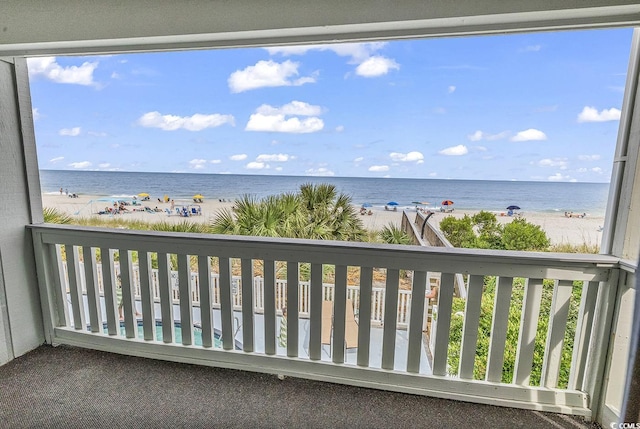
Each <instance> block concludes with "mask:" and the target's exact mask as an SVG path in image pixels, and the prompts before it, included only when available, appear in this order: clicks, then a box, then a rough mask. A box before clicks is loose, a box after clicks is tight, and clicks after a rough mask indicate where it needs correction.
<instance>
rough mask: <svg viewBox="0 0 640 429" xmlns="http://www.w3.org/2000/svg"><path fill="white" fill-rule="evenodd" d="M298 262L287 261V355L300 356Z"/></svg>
mask: <svg viewBox="0 0 640 429" xmlns="http://www.w3.org/2000/svg"><path fill="white" fill-rule="evenodd" d="M299 279H300V276H299V266H298V263H297V262H287V305H286V306H287V356H289V357H297V356H298V281H299Z"/></svg>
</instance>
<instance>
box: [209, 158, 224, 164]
mask: <svg viewBox="0 0 640 429" xmlns="http://www.w3.org/2000/svg"><path fill="white" fill-rule="evenodd" d="M209 162H210V163H211V164H220V163H222V160H221V159H212V160H211V161H209Z"/></svg>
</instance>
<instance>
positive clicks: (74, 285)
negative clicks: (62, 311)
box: [64, 244, 87, 330]
mask: <svg viewBox="0 0 640 429" xmlns="http://www.w3.org/2000/svg"><path fill="white" fill-rule="evenodd" d="M64 247H65V250H66V254H67V273H68V277H69V294H70V296H71V309H72V311H73V327H74V328H76V329H78V330H80V329H87V326H86V323H85V317H84V299H83V297H82V290H81V287H80V281H79V279H78V275H79V274H80V273H79V269H78V268H79V267H78V248H77V247H76V246H74V245H72V244H65V246H64Z"/></svg>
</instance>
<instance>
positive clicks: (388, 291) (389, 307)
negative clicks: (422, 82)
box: [382, 269, 400, 369]
mask: <svg viewBox="0 0 640 429" xmlns="http://www.w3.org/2000/svg"><path fill="white" fill-rule="evenodd" d="M399 284H400V270H397V269H387V283H386V287H385V298H384V300H385V303H384V305H385V312H384V327H383V333H382V368H383V369H393V367H394V362H395V354H396V334H397V330H398V326H397V324H398V286H399Z"/></svg>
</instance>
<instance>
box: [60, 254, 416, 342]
mask: <svg viewBox="0 0 640 429" xmlns="http://www.w3.org/2000/svg"><path fill="white" fill-rule="evenodd" d="M60 265H61V267H62V271H63V272H64V281H65V283H66V290H67V292H69V284H68V271H67V263H66V262H65V261H60ZM78 266H79V268H80V271H84V262H78ZM114 268H115V273H116V276H120V264H119V263H115V264H114ZM96 270H97V277H96V278H97V283H98V292H99V294H100V296H104V284H103V280H102V279H103V274H102V264H101V263H96ZM131 273H132V279H131V280H132V287H133V292H134V298H135V299H136V300H141V299H142V293H141V290H140V268H139V266H138V265H137V264H132V267H131ZM189 278H190V281H191V301H192V305H193V306H196V307H200V284H199V276H198V272H194V271H191V273H190V276H189ZM151 279H152V280H151V282H152V290H153V300H154V302H156V303H159V302H160V282H159V281H158V270H157V269H152V270H151ZM80 284H81V287H82V293H83V294H84V295H86V294H87V285H86V280H85V277H82V278H81V280H80ZM210 285H211V287H212V290H213V295H212V304H213V308H216V309H219V308H220V276H219V274H217V273H211V279H210ZM275 286H276V290H275V296H276V311H277V312H278V314H282V308H283V307H284V306H285V305H284V304H285V303H286V301H287V300H286V295H287V281H286V280H279V279H278V280H276V284H275ZM310 286H311V283H310V282H309V281H299V282H298V310H299V315H300V317H302V318H306V319H308V318H309V303H310V296H311V295H310ZM241 287H242V276H232V294H231V296H232V299H233V309H234V311H241V310H242V293H241ZM322 288H323V292H322V297H323V300H324V301H333V299H334V290H335V288H334V285H333V284H331V283H323V284H322ZM371 293H372V297H371V323H372V324H373V325H374V326H382V324H383V322H384V306H385V288H380V287H372V288H371ZM171 297H172V300H173V303H174V304H176V305H178V304H180V287H179V281H178V271H174V270H172V271H171ZM347 299H349V300H351V302H352V303H353V307H354V308H353V311H354V313H355V315H356V317H358V315H359V314H360V287H359V286H353V285H348V286H347ZM410 304H411V291H410V290H402V289H400V290H399V291H398V309H397V311H398V320H397V327H398V329H407V327H408V320H409V309H410ZM253 311H254V312H256V313H258V314H263V313H264V279H263V278H262V277H254V278H253Z"/></svg>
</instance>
